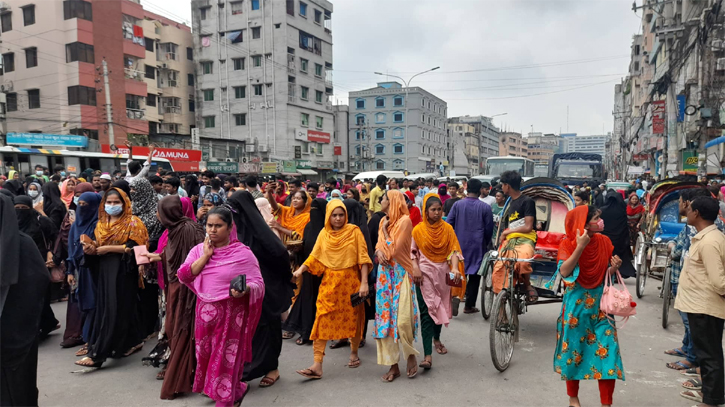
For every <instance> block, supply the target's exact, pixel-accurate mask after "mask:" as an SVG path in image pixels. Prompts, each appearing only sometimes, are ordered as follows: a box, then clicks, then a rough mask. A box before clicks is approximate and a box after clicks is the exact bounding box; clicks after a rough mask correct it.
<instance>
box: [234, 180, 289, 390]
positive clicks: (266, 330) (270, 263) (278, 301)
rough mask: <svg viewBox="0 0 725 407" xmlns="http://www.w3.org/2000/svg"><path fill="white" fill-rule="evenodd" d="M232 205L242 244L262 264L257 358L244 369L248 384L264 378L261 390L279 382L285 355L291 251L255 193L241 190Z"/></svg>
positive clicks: (256, 344) (236, 194) (256, 335)
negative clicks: (269, 223) (274, 230)
mask: <svg viewBox="0 0 725 407" xmlns="http://www.w3.org/2000/svg"><path fill="white" fill-rule="evenodd" d="M229 204H230V205H231V206H232V209H233V210H234V212H233V215H234V223H235V225H236V229H237V237H238V238H239V241H240V242H242V243H244V244H245V245H246V246H248V247H249V248H250V249H252V253H254V256H255V257H256V258H257V260H258V261H259V267H260V270H261V272H262V278H263V279H264V286H265V290H264V303H263V305H262V316H261V317H260V319H259V324H258V325H257V330H256V332H254V339H253V341H252V347H253V349H254V355H253V356H254V358H253V359H252V363H250V364H248V365H247V366H245V368H244V377H243V380H244V381H251V380H254V379H256V378H258V377H262V380H261V381H260V383H259V386H260V387H269V386H272V385H274V384H275V383H276V382H277V380H279V370H278V369H277V368H278V366H279V355H280V353H281V352H282V336H281V335H280V332H281V331H282V313H283V312H285V311H287V310H289V307H290V305H292V294H293V287H294V286H293V285H292V283H290V280H291V279H292V270H290V265H289V264H290V263H289V255H288V254H287V250H286V249H285V247H284V244H282V241H280V240H279V238H278V237H277V236H275V234H274V233H272V230H271V229H269V228H268V227H266V226H265V225H266V222H265V221H264V218H262V215H261V214H260V213H259V211H258V210H257V205H256V204H255V203H254V198H252V194H250V193H249V192H247V191H237V192H235V193H234V195H232V198H231V199H230V201H229Z"/></svg>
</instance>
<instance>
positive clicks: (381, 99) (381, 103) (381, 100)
mask: <svg viewBox="0 0 725 407" xmlns="http://www.w3.org/2000/svg"><path fill="white" fill-rule="evenodd" d="M375 107H385V98H384V97H378V98H375Z"/></svg>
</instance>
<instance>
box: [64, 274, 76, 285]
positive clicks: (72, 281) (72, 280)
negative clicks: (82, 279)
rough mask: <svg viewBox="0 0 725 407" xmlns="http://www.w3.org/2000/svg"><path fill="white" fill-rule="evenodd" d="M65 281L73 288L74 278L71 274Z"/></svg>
mask: <svg viewBox="0 0 725 407" xmlns="http://www.w3.org/2000/svg"><path fill="white" fill-rule="evenodd" d="M66 280H67V281H68V285H69V286H73V284H75V283H76V278H75V276H74V275H73V274H68V278H67V279H66Z"/></svg>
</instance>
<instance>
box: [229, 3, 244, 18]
mask: <svg viewBox="0 0 725 407" xmlns="http://www.w3.org/2000/svg"><path fill="white" fill-rule="evenodd" d="M229 5H230V6H231V9H232V15H235V14H242V13H244V2H243V1H232V2H229Z"/></svg>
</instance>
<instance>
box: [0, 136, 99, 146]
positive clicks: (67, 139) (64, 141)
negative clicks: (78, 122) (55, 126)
mask: <svg viewBox="0 0 725 407" xmlns="http://www.w3.org/2000/svg"><path fill="white" fill-rule="evenodd" d="M5 143H6V144H15V145H23V146H32V145H36V146H59V147H80V148H86V147H88V137H86V136H77V135H73V134H45V133H8V134H7V135H6V136H5Z"/></svg>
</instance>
